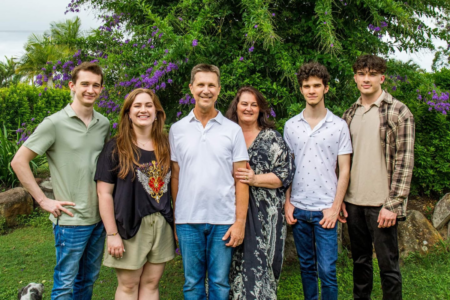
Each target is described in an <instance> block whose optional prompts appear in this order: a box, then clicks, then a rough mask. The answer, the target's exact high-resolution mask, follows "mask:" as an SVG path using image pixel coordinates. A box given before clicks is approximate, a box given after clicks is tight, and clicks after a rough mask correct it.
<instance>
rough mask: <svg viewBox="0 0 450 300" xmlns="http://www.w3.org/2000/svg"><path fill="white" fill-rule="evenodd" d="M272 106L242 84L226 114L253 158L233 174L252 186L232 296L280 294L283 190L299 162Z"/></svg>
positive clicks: (233, 274)
mask: <svg viewBox="0 0 450 300" xmlns="http://www.w3.org/2000/svg"><path fill="white" fill-rule="evenodd" d="M269 113H270V109H269V107H268V104H267V101H266V99H265V98H264V96H263V95H262V94H261V93H260V92H259V91H258V90H257V89H255V88H253V87H243V88H241V89H240V90H239V91H238V93H237V95H236V97H235V98H234V100H233V101H232V103H231V105H230V108H229V109H228V111H227V114H226V115H227V117H228V118H229V119H230V120H232V121H235V122H236V123H238V124H239V125H240V126H241V128H242V131H243V133H244V137H245V141H246V144H247V148H248V154H249V157H250V161H249V163H248V164H247V168H246V169H238V170H237V172H236V173H235V178H237V179H239V180H241V182H244V183H247V184H248V185H249V186H250V201H249V207H248V214H247V221H246V226H245V238H244V242H243V243H242V245H240V246H239V247H238V248H236V252H235V254H234V256H233V261H232V266H231V270H230V284H231V290H230V299H246V300H248V299H258V300H263V299H268V300H269V299H270V300H273V299H276V298H277V285H278V281H279V279H280V274H281V267H282V264H283V253H284V243H285V239H286V223H285V217H284V202H285V193H286V190H287V188H288V187H289V185H290V183H291V182H292V179H293V177H294V172H295V166H294V161H293V157H292V155H291V153H290V150H289V148H288V147H287V145H286V144H285V142H284V140H283V138H282V136H281V134H280V133H279V132H277V131H276V130H274V129H273V127H274V126H273V122H271V121H269V120H268V116H269Z"/></svg>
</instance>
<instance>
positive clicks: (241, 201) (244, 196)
mask: <svg viewBox="0 0 450 300" xmlns="http://www.w3.org/2000/svg"><path fill="white" fill-rule="evenodd" d="M248 200H249V192H248V185H247V184H245V183H242V182H240V181H239V180H236V221H243V222H244V223H245V220H246V219H247V210H248Z"/></svg>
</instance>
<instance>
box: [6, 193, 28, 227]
mask: <svg viewBox="0 0 450 300" xmlns="http://www.w3.org/2000/svg"><path fill="white" fill-rule="evenodd" d="M32 211H33V198H31V195H30V194H29V193H28V192H27V191H26V190H25V189H24V188H20V187H18V188H14V189H10V190H8V191H6V192H3V193H0V218H1V217H3V218H5V220H6V225H7V226H13V225H16V224H17V216H18V215H28V214H31V212H32Z"/></svg>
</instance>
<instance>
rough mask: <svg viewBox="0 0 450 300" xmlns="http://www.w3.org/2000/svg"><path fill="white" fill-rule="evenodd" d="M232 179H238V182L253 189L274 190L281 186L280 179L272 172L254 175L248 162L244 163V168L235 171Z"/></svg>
mask: <svg viewBox="0 0 450 300" xmlns="http://www.w3.org/2000/svg"><path fill="white" fill-rule="evenodd" d="M234 178H236V179H239V181H240V182H242V183H245V184H248V185H249V186H255V187H263V188H269V189H276V188H279V187H282V186H283V183H282V182H281V180H280V178H278V177H277V175H275V174H274V173H272V172H270V173H266V174H258V175H256V174H255V172H254V171H253V170H252V168H251V167H250V164H249V163H248V162H247V163H246V168H238V169H237V171H236V172H235V173H234Z"/></svg>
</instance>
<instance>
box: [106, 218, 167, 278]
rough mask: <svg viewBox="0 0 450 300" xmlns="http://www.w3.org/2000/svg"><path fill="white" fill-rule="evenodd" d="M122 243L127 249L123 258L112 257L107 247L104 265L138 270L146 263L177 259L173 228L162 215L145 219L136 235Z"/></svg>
mask: <svg viewBox="0 0 450 300" xmlns="http://www.w3.org/2000/svg"><path fill="white" fill-rule="evenodd" d="M122 241H123V246H124V248H125V252H124V253H123V257H122V258H120V259H118V258H114V257H112V256H111V255H110V254H109V253H108V247H105V254H104V257H103V265H105V266H107V267H111V268H116V269H126V270H138V269H140V268H142V267H143V266H144V265H145V263H146V262H149V263H152V264H159V263H164V262H167V261H169V260H172V259H173V258H174V257H175V245H174V240H173V231H172V227H170V225H169V223H167V221H166V219H164V217H163V216H162V215H161V214H160V213H153V214H151V215H148V216H146V217H144V218H143V219H142V222H141V226H140V228H139V230H138V232H137V233H136V235H135V236H134V237H132V238H131V239H129V240H122Z"/></svg>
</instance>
